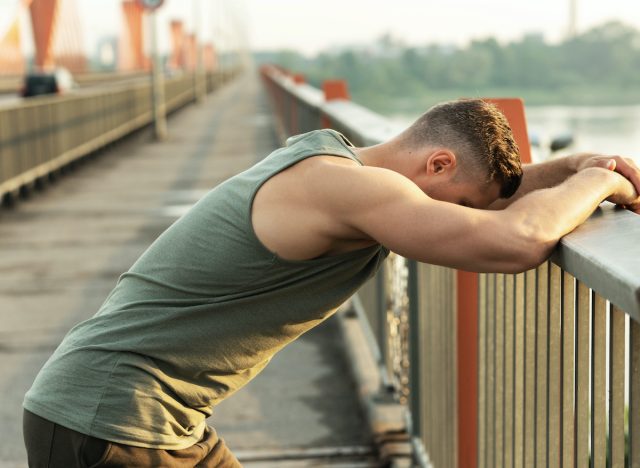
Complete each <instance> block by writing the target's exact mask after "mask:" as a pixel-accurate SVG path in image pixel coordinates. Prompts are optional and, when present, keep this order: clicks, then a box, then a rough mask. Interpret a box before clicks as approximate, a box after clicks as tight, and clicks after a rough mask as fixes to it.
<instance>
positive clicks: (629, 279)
mask: <svg viewBox="0 0 640 468" xmlns="http://www.w3.org/2000/svg"><path fill="white" fill-rule="evenodd" d="M261 72H262V76H263V80H264V82H265V87H266V89H267V90H268V92H269V95H270V97H271V100H272V102H273V107H274V110H275V112H276V114H277V116H278V117H279V122H280V132H281V134H282V135H283V136H286V135H291V134H294V133H301V132H305V131H310V130H314V129H318V128H322V127H331V128H334V129H336V130H339V131H341V132H342V133H344V134H345V135H346V136H347V137H348V138H349V139H350V140H351V141H352V142H353V143H354V144H356V145H357V146H366V145H371V144H376V143H379V142H381V141H384V140H386V139H388V138H389V137H391V136H393V135H395V134H396V133H397V132H398V131H399V130H400V129H399V128H398V127H397V126H394V125H393V124H392V123H391V122H390V121H388V120H387V119H385V118H384V117H382V116H380V115H378V114H375V113H373V112H371V111H370V110H368V109H366V108H363V107H362V106H359V105H357V104H355V103H352V102H349V101H347V100H345V99H337V100H326V99H325V98H324V95H323V93H322V92H321V91H320V90H318V89H315V88H313V87H311V86H309V85H307V84H304V83H303V80H302V79H301V77H299V76H293V75H290V74H288V73H287V72H286V71H285V70H282V69H278V68H275V67H263V69H262V71H261ZM524 135H525V137H526V132H525V133H524ZM519 143H520V145H521V146H522V145H523V144H526V145H528V141H524V142H523V141H520V142H519ZM638 239H640V217H638V216H636V215H634V214H632V213H629V212H625V211H622V210H618V209H615V208H614V207H613V206H610V205H607V204H605V205H604V206H603V207H601V208H600V209H598V210H597V211H596V213H594V215H592V217H591V218H590V219H589V220H588V221H587V222H586V223H585V224H584V225H582V226H581V227H579V228H578V229H577V230H576V231H574V232H573V233H571V234H569V235H568V236H566V237H565V238H564V239H563V240H562V241H561V243H560V245H559V247H558V249H557V250H556V252H555V253H554V254H553V256H552V258H551V260H550V261H549V262H546V263H544V264H543V265H541V266H539V267H538V268H536V269H535V270H531V271H527V272H525V273H521V274H517V275H511V274H482V275H476V274H471V273H466V272H460V271H455V270H451V269H448V268H442V267H436V266H432V265H425V264H417V263H416V262H413V261H409V260H406V259H404V258H402V257H399V256H397V255H394V254H391V255H390V256H389V258H388V259H387V262H386V264H385V267H384V269H382V270H381V271H380V272H379V273H378V275H377V276H376V277H375V278H374V279H372V280H371V281H370V282H369V283H368V284H366V285H364V286H363V288H362V289H361V290H360V292H359V298H358V300H357V301H356V304H358V305H359V306H361V311H362V313H361V314H360V315H361V316H362V317H366V319H365V320H363V322H362V325H363V326H364V327H366V328H368V329H369V332H370V333H369V335H370V336H373V337H374V340H372V341H373V342H374V344H373V347H374V348H375V349H373V350H372V351H373V352H374V355H375V356H377V357H378V359H379V367H380V369H381V370H382V376H381V380H382V384H383V385H381V389H383V390H381V391H384V389H388V388H391V389H393V392H394V394H395V396H396V398H397V400H398V401H399V402H401V403H403V404H405V405H406V407H407V414H408V418H407V419H408V430H409V431H410V432H411V435H412V436H413V440H414V448H415V451H414V452H415V453H414V455H415V459H416V461H417V462H418V463H419V464H420V465H422V466H435V467H456V466H459V467H465V468H466V467H476V466H479V467H485V468H493V467H503V466H504V467H507V466H508V467H511V466H513V467H541V466H550V467H560V466H562V467H574V466H575V467H586V466H593V467H605V466H611V467H624V466H630V467H634V468H636V467H640V242H638ZM625 348H626V349H627V350H628V353H627V355H626V356H625ZM625 389H626V393H627V395H628V399H625ZM627 400H628V407H627V409H626V410H625V405H626V403H625V402H626V401H627ZM625 414H627V415H628V416H625Z"/></svg>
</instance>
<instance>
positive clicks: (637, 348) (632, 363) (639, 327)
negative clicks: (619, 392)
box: [629, 318, 640, 468]
mask: <svg viewBox="0 0 640 468" xmlns="http://www.w3.org/2000/svg"><path fill="white" fill-rule="evenodd" d="M629 467H630V468H640V323H639V322H636V321H635V320H634V319H633V318H632V319H630V320H629Z"/></svg>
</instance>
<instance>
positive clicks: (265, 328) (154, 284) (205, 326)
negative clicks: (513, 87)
mask: <svg viewBox="0 0 640 468" xmlns="http://www.w3.org/2000/svg"><path fill="white" fill-rule="evenodd" d="M612 169H615V171H614V170H612ZM634 185H635V188H634ZM637 189H640V171H639V170H638V168H637V167H635V165H634V164H633V163H632V162H631V161H630V160H625V159H623V158H619V157H614V158H607V157H599V156H590V155H580V156H573V157H569V158H564V159H560V160H556V161H550V162H548V163H543V164H537V165H529V166H525V167H524V168H522V167H521V165H520V158H519V156H518V149H517V147H516V144H515V142H514V140H513V137H512V134H511V130H510V129H509V126H508V125H507V122H506V120H505V118H504V116H503V115H502V114H501V113H500V112H499V111H498V110H497V109H496V108H495V107H494V106H492V105H490V104H487V103H485V102H483V101H479V100H465V101H453V102H449V103H445V104H442V105H439V106H436V107H434V108H432V109H430V110H429V111H428V112H427V113H426V114H424V115H423V116H422V117H420V118H419V119H418V120H417V121H416V122H415V123H414V124H413V125H412V126H411V127H409V128H408V129H407V130H405V131H404V132H403V133H401V134H400V135H398V136H397V137H395V138H393V139H391V140H390V141H387V142H384V143H381V144H379V145H376V146H372V147H366V148H355V147H353V146H352V145H351V144H350V143H349V142H348V141H347V140H346V139H345V138H344V137H343V136H342V135H340V134H339V133H338V132H335V131H333V130H321V131H315V132H311V133H307V134H304V135H298V136H295V137H292V138H290V139H289V140H288V142H287V146H286V147H284V148H281V149H278V150H277V151H275V152H273V153H272V154H271V155H269V156H268V157H267V158H265V159H264V160H263V161H261V162H260V163H258V164H256V165H255V166H253V167H252V168H250V169H248V170H247V171H245V172H243V173H241V174H239V175H237V176H235V177H233V178H231V179H229V180H228V181H226V182H225V183H223V184H221V185H219V186H218V187H216V188H215V189H214V190H212V191H211V192H209V194H207V195H206V196H205V197H204V198H203V199H201V200H200V201H199V202H198V203H197V204H196V205H195V206H194V207H193V208H192V209H191V210H190V211H189V212H188V213H187V214H185V215H184V216H183V217H182V218H181V219H179V220H178V221H177V222H176V223H174V224H173V225H172V226H171V227H170V228H169V229H167V231H165V232H164V233H163V234H162V235H161V236H160V237H159V238H158V239H157V240H156V241H155V242H154V243H153V244H152V245H151V246H150V247H149V249H148V250H147V251H146V252H145V253H144V254H143V255H142V256H141V257H140V259H138V261H137V262H136V263H135V264H134V265H133V266H132V267H131V269H130V270H129V271H128V272H126V273H124V274H123V275H122V276H121V277H120V279H119V281H118V284H117V285H116V287H115V289H114V290H113V291H112V292H111V294H110V295H109V296H108V297H107V299H106V301H105V302H104V304H103V305H102V307H101V308H100V310H99V311H98V313H97V314H96V315H95V316H94V317H93V318H91V319H89V320H87V321H85V322H83V323H80V324H79V325H77V326H76V327H74V328H73V329H72V330H71V331H70V332H69V334H68V335H67V336H66V337H65V338H64V340H63V342H62V343H61V344H60V346H59V348H58V349H57V350H56V351H55V353H54V354H53V356H52V357H51V358H50V359H49V361H48V362H47V363H46V364H45V366H44V367H43V369H42V370H41V371H40V373H39V375H38V377H37V378H36V380H35V382H34V384H33V386H32V388H31V389H30V390H29V392H28V393H27V395H26V396H25V401H24V407H25V416H24V435H25V443H26V446H27V451H28V454H29V463H30V466H32V467H40V466H51V467H64V468H69V467H73V466H171V467H180V466H195V465H197V466H223V467H226V466H231V467H232V466H238V465H239V463H238V461H237V460H236V459H235V457H234V456H233V455H232V454H231V453H230V452H229V450H228V449H227V448H226V446H225V445H224V442H223V440H222V439H220V438H219V437H218V436H217V434H216V432H215V430H214V429H213V428H210V427H208V426H207V425H206V422H205V419H206V418H207V417H208V416H210V415H211V412H212V408H213V407H214V406H215V405H216V404H217V403H218V402H220V401H221V400H222V399H224V398H227V397H229V396H230V395H231V394H232V393H233V392H235V391H236V390H238V389H239V388H241V387H242V386H243V385H245V384H246V383H247V382H248V381H249V380H251V379H252V378H253V377H254V376H255V375H256V374H257V373H258V372H260V371H261V370H262V369H263V368H264V367H265V366H266V365H267V364H268V362H269V360H270V359H271V358H272V356H273V355H274V354H275V353H276V352H277V351H278V350H280V349H281V348H282V347H283V346H285V345H286V344H287V343H289V342H291V341H293V340H294V339H296V338H297V337H298V336H300V335H301V334H302V333H304V332H305V331H307V330H309V329H310V328H311V327H313V326H315V325H317V324H319V323H321V322H322V321H323V320H325V319H326V318H327V317H328V316H329V315H331V313H332V312H333V311H334V310H335V308H336V307H337V306H339V305H340V304H341V303H342V302H343V301H344V300H346V299H347V298H348V297H349V296H350V295H352V294H353V293H354V292H355V291H356V290H357V289H358V287H359V286H361V285H362V284H363V283H364V282H365V281H366V280H367V279H368V278H370V277H371V276H372V275H373V274H374V273H375V271H376V270H377V269H378V268H379V267H380V265H381V263H382V261H383V260H384V258H385V256H386V255H387V253H388V251H389V250H393V251H394V252H397V253H399V254H401V255H403V256H405V257H409V258H413V259H416V260H419V261H422V262H429V263H434V264H438V265H446V266H450V267H454V268H461V269H465V270H472V271H486V272H493V271H498V272H518V271H523V270H526V269H529V268H532V267H535V266H536V265H538V264H540V263H541V262H542V261H544V260H545V259H546V258H547V256H548V255H549V254H550V252H551V250H552V249H553V247H554V245H555V244H556V243H557V242H558V239H560V238H561V237H562V236H563V235H565V234H566V233H568V232H570V231H571V230H572V229H574V228H575V227H576V226H577V225H578V224H580V223H581V222H583V221H584V220H585V219H586V218H587V217H588V216H589V214H590V213H591V212H592V211H593V210H594V209H595V208H596V207H597V206H598V204H599V203H600V202H601V201H603V200H605V199H608V200H611V201H613V202H614V203H618V204H622V205H626V206H628V207H629V208H630V209H632V210H635V211H636V212H638V211H640V199H639V198H638V192H637ZM487 208H492V209H487Z"/></svg>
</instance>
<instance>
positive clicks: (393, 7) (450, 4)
mask: <svg viewBox="0 0 640 468" xmlns="http://www.w3.org/2000/svg"><path fill="white" fill-rule="evenodd" d="M576 1H577V6H578V8H577V12H578V13H577V26H578V30H579V31H580V30H584V29H586V28H588V27H590V26H593V25H595V24H599V23H602V22H603V21H605V20H607V19H619V20H623V21H626V22H627V23H629V24H632V25H633V26H635V27H637V28H640V3H639V2H638V0H576ZM247 6H248V11H249V14H250V23H249V24H250V32H251V43H252V44H253V46H254V47H257V48H280V47H290V48H298V49H300V50H303V51H305V52H307V53H315V52H317V51H318V50H320V49H323V48H326V47H330V46H332V45H334V44H343V43H349V42H364V41H368V40H370V39H371V38H374V37H378V36H380V35H381V34H383V33H386V32H390V33H391V34H393V35H394V36H397V37H398V38H402V39H404V40H405V41H407V42H408V43H413V44H421V43H427V42H453V43H457V44H462V43H465V42H467V41H469V40H470V39H472V38H478V37H487V36H495V37H497V38H498V39H502V40H509V39H514V38H517V37H520V36H522V34H523V33H527V32H542V33H543V34H544V35H545V37H547V38H548V39H549V40H554V41H555V40H558V39H561V38H562V37H563V36H564V35H565V34H566V33H567V31H568V24H569V0H440V1H437V2H436V1H433V0H422V1H416V0H393V1H388V0H368V1H365V0H322V1H314V0H304V1H301V0H247Z"/></svg>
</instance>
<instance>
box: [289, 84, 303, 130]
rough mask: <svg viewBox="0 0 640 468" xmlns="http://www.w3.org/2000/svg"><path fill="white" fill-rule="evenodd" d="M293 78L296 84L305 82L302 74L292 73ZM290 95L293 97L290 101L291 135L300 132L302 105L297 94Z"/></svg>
mask: <svg viewBox="0 0 640 468" xmlns="http://www.w3.org/2000/svg"><path fill="white" fill-rule="evenodd" d="M291 79H292V81H293V82H294V83H295V84H296V85H299V84H304V81H305V80H304V76H303V75H300V74H295V75H292V76H291ZM290 97H291V103H290V106H291V107H290V110H291V112H290V117H291V121H290V128H291V132H290V133H291V135H296V134H298V133H300V122H299V120H298V107H299V106H300V103H299V102H298V100H297V99H296V97H295V96H293V95H291V96H290Z"/></svg>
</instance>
